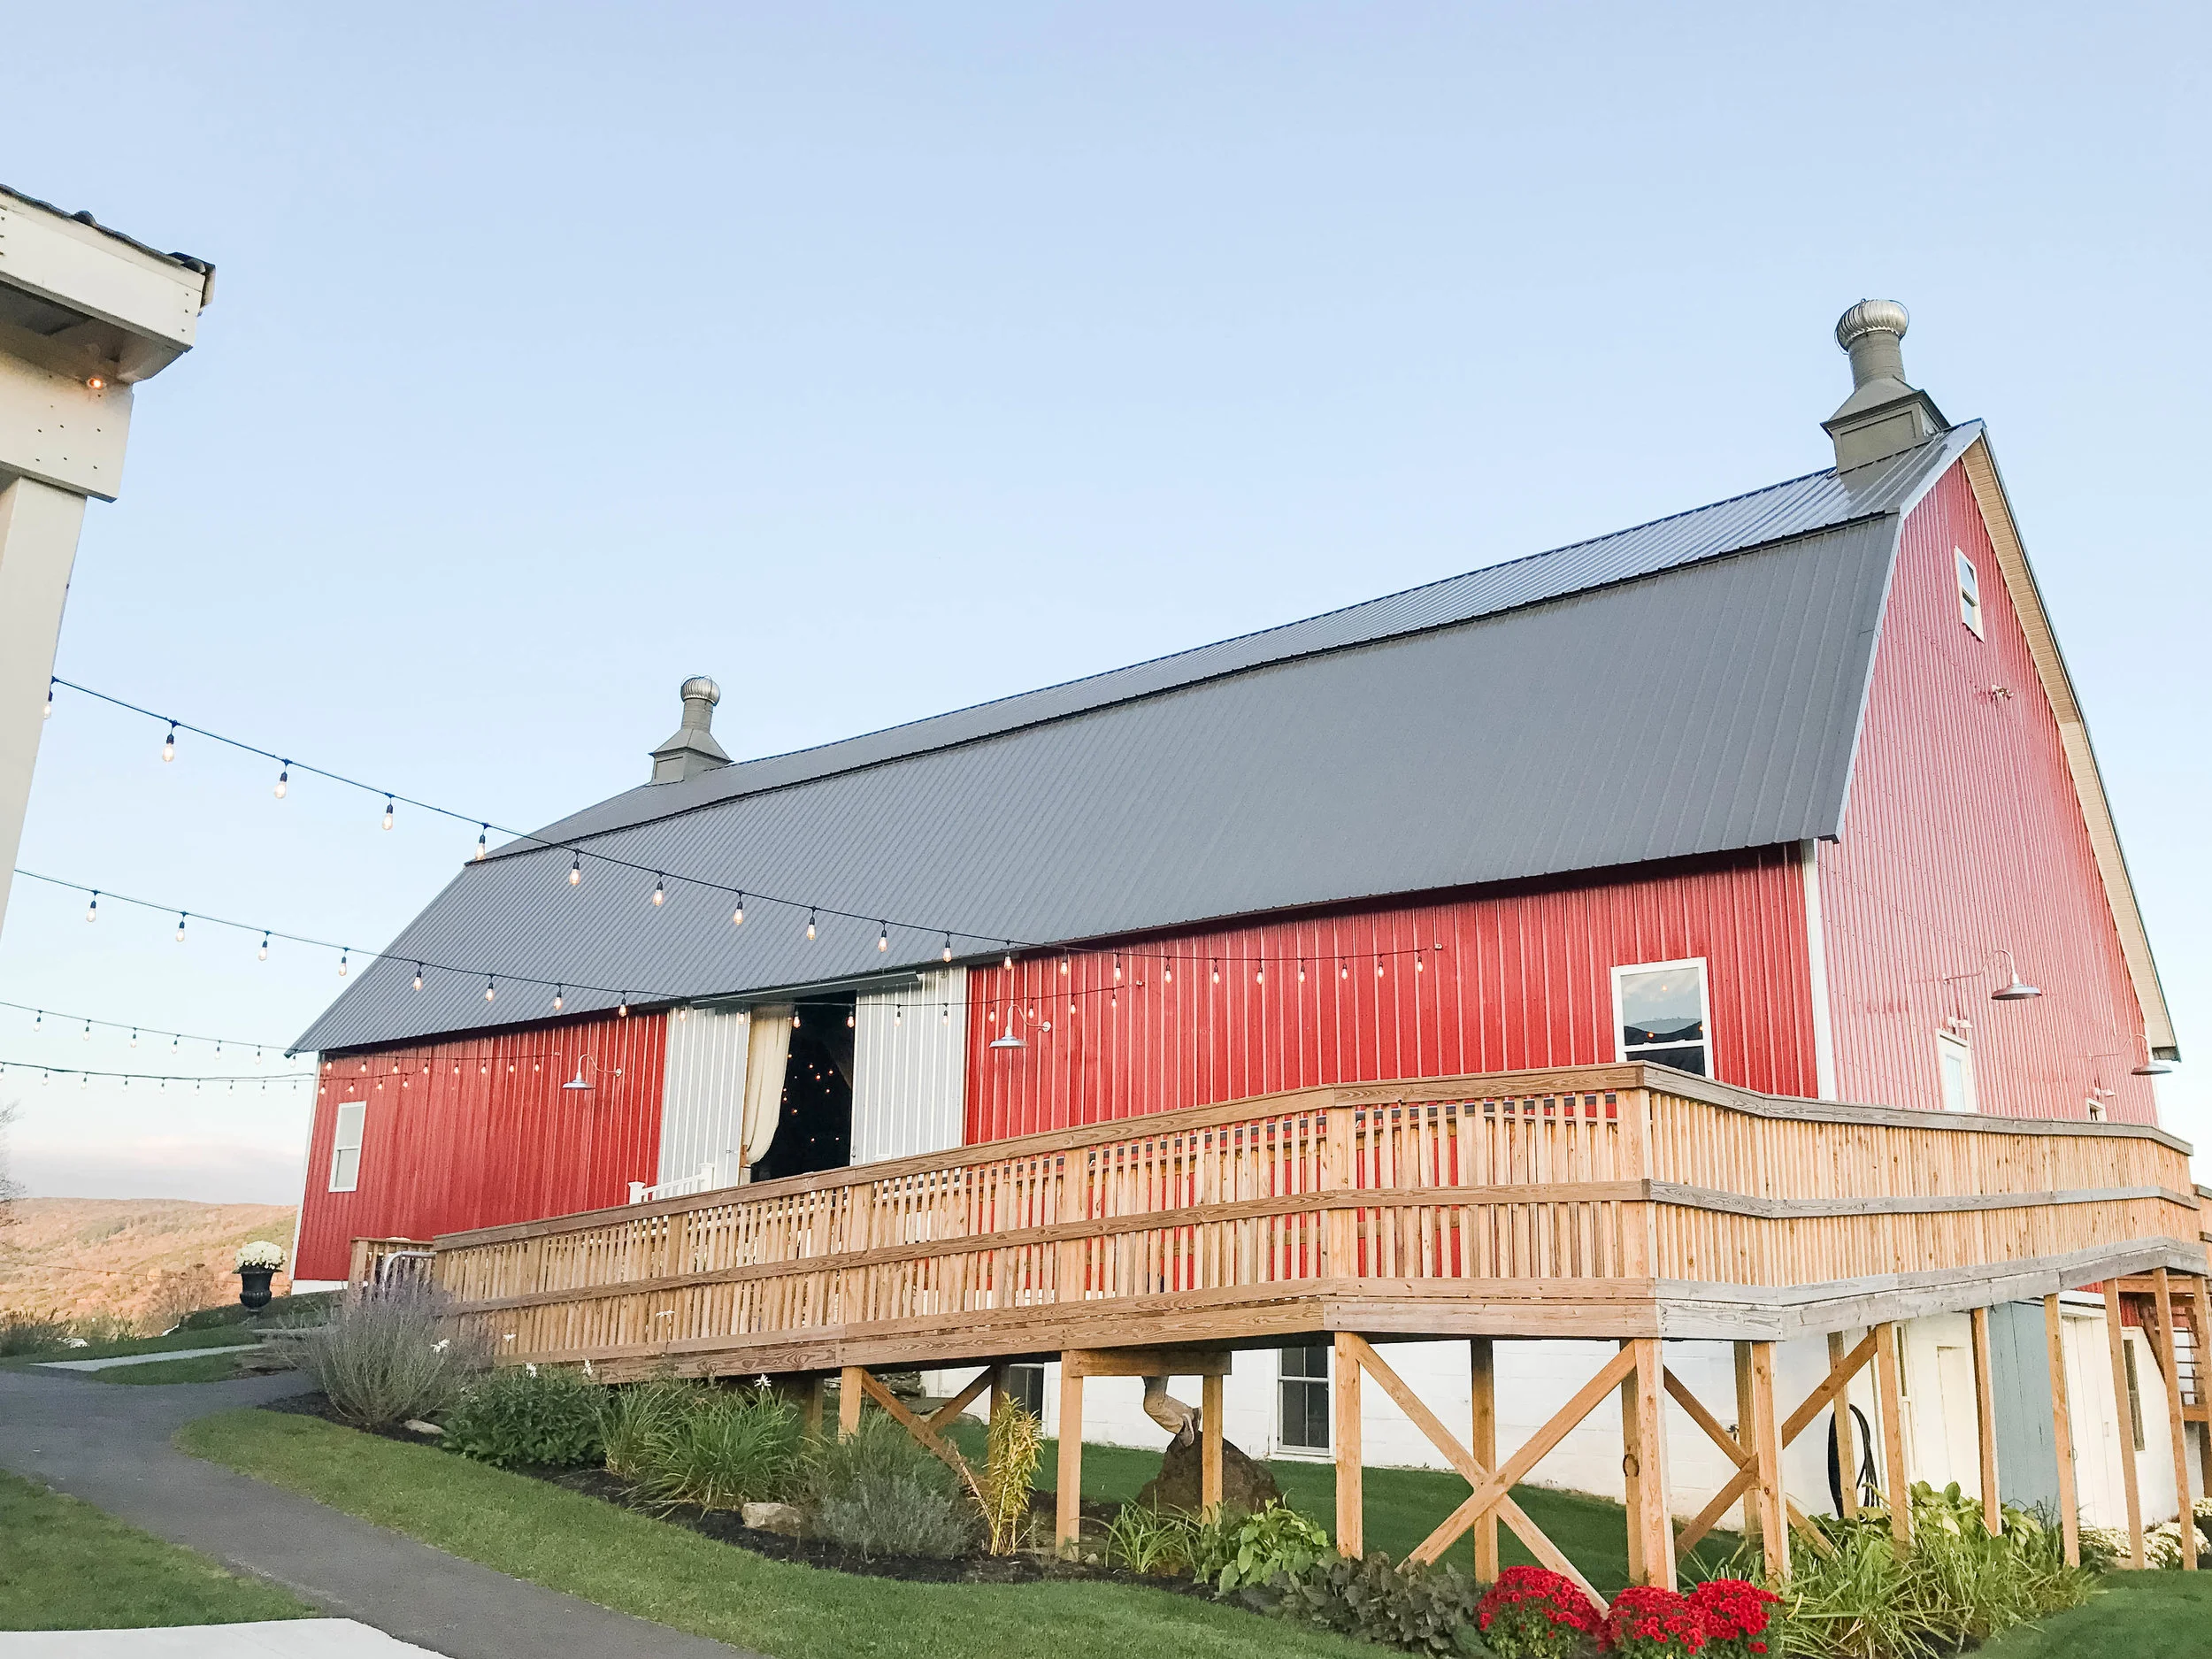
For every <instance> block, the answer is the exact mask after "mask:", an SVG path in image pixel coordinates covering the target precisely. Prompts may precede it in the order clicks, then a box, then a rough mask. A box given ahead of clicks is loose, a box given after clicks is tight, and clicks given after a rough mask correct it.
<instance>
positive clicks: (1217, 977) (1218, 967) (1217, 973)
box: [1214, 962, 1221, 985]
mask: <svg viewBox="0 0 2212 1659" xmlns="http://www.w3.org/2000/svg"><path fill="white" fill-rule="evenodd" d="M1214 983H1215V984H1216V985H1219V984H1220V983H1221V964H1220V963H1218V962H1216V963H1215V964H1214Z"/></svg>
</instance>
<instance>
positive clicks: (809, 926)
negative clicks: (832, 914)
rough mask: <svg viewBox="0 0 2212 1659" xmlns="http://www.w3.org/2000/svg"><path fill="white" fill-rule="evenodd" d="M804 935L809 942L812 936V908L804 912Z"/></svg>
mask: <svg viewBox="0 0 2212 1659" xmlns="http://www.w3.org/2000/svg"><path fill="white" fill-rule="evenodd" d="M806 936H807V939H808V941H810V942H811V941H812V940H813V938H814V912H813V911H812V910H809V911H808V912H807V913H806Z"/></svg>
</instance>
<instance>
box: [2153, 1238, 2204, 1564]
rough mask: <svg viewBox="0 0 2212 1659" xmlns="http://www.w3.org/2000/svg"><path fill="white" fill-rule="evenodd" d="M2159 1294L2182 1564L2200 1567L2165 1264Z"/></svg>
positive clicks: (2156, 1280) (2159, 1271) (2157, 1281)
mask: <svg viewBox="0 0 2212 1659" xmlns="http://www.w3.org/2000/svg"><path fill="white" fill-rule="evenodd" d="M2151 1283H2152V1284H2153V1285H2154V1286H2156V1290H2157V1296H2158V1346H2159V1350H2160V1353H2161V1355H2162V1357H2163V1358H2164V1360H2165V1362H2166V1367H2165V1369H2166V1432H2167V1435H2168V1437H2169V1438H2170V1440H2171V1441H2172V1443H2173V1451H2174V1494H2175V1497H2176V1500H2177V1502H2179V1504H2180V1506H2181V1511H2180V1513H2181V1565H2182V1570H2183V1571H2186V1572H2194V1571H2196V1570H2197V1526H2196V1517H2195V1516H2194V1515H2193V1513H2192V1512H2191V1510H2190V1508H2189V1430H2188V1427H2187V1425H2185V1424H2184V1422H2183V1421H2182V1417H2181V1352H2180V1349H2179V1348H2177V1347H2176V1346H2175V1344H2174V1294H2173V1281H2172V1280H2171V1279H2169V1278H2168V1277H2167V1273H2166V1270H2165V1269H2164V1268H2162V1267H2161V1268H2154V1269H2153V1270H2152V1272H2151Z"/></svg>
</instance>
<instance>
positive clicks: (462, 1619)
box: [0, 1371, 760, 1659]
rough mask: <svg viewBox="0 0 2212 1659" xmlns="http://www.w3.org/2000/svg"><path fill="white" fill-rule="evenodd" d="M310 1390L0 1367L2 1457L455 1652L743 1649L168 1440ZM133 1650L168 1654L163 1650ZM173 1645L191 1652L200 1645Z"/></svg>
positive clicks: (323, 1601)
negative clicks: (491, 1562)
mask: <svg viewBox="0 0 2212 1659" xmlns="http://www.w3.org/2000/svg"><path fill="white" fill-rule="evenodd" d="M305 1386H307V1385H306V1384H305V1383H304V1382H303V1380H302V1379H300V1378H299V1377H298V1376H297V1375H295V1374H286V1375H281V1376H275V1377H250V1378H244V1379H240V1380H238V1381H235V1382H219V1383H173V1384H170V1385H169V1386H165V1387H158V1388H111V1387H108V1386H104V1385H103V1384H101V1383H97V1382H95V1381H94V1380H93V1379H90V1378H88V1377H72V1376H67V1375H54V1374H50V1373H37V1372H30V1371H0V1468H6V1469H11V1470H13V1471H15V1472H16V1473H18V1474H19V1475H24V1476H27V1477H28V1478H30V1479H34V1480H37V1481H40V1482H42V1484H44V1485H46V1486H50V1487H52V1488H54V1489H55V1490H56V1491H58V1492H65V1493H68V1494H71V1495H72V1496H73V1497H78V1498H82V1499H83V1500H84V1501H85V1502H88V1503H90V1504H93V1505H95V1506H96V1507H97V1508H99V1509H104V1510H106V1511H107V1512H108V1513H109V1514H110V1515H112V1516H115V1517H118V1518H119V1519H121V1520H125V1521H127V1522H129V1523H130V1524H131V1525H134V1526H137V1527H141V1528H143V1529H144V1530H145V1531H147V1532H151V1533H153V1534H154V1535H155V1536H156V1537H158V1538H165V1539H168V1540H171V1541H172V1542H173V1543H178V1544H183V1545H186V1546H188V1548H193V1549H196V1550H198V1551H200V1552H201V1553H202V1554H203V1555H211V1556H213V1557H214V1558H215V1559H216V1560H218V1561H219V1562H221V1563H224V1564H225V1565H226V1566H228V1567H231V1568H233V1569H235V1570H236V1571H242V1572H250V1573H254V1574H257V1575H258V1576H259V1577H261V1578H270V1579H273V1580H274V1581H275V1582H277V1583H279V1584H280V1585H282V1586H285V1587H286V1588H287V1589H288V1590H290V1591H291V1592H292V1593H293V1594H295V1595H297V1596H298V1597H300V1598H301V1600H303V1601H307V1602H309V1603H311V1604H312V1605H313V1606H315V1607H317V1608H319V1609H321V1610H323V1611H324V1612H326V1613H329V1614H332V1615H334V1616H336V1617H338V1618H341V1619H357V1620H359V1621H360V1622H361V1623H362V1624H368V1625H372V1626H373V1627H374V1628H376V1629H377V1630H380V1631H382V1632H386V1633H387V1634H388V1635H391V1636H394V1637H396V1638H398V1639H399V1640H401V1641H404V1642H413V1643H415V1644H417V1645H418V1646H419V1647H426V1648H428V1649H429V1650H430V1651H431V1652H433V1653H438V1654H446V1655H451V1659H544V1656H545V1655H549V1654H557V1655H580V1656H583V1659H598V1656H599V1655H607V1659H732V1655H736V1654H740V1653H741V1652H742V1650H741V1649H738V1648H733V1647H725V1646H723V1645H722V1644H721V1643H719V1642H711V1641H707V1640H703V1639H702V1638H700V1637H697V1636H687V1635H685V1634H683V1633H682V1632H679V1631H672V1630H669V1629H667V1628H666V1627H664V1626H663V1625H659V1624H648V1623H647V1622H645V1621H644V1620H642V1619H636V1618H632V1617H629V1616H628V1615H626V1614H623V1613H615V1612H610V1611H609V1610H608V1609H605V1608H603V1607H598V1606H595V1605H594V1604H593V1603H591V1602H589V1601H580V1600H579V1599H577V1598H576V1597H574V1596H572V1595H563V1594H560V1593H559V1592H557V1591H554V1590H547V1589H543V1588H541V1587H540V1586H537V1585H534V1584H525V1583H523V1582H522V1581H521V1580H520V1579H517V1578H508V1577H507V1576H506V1575H505V1574H503V1573H498V1572H494V1571H492V1570H491V1569H490V1568H488V1567H480V1566H478V1565H477V1564H476V1563H473V1562H467V1561H462V1560H460V1559H459V1558H458V1557H457V1556H453V1555H447V1554H445V1553H444V1552H443V1551H442V1550H436V1549H433V1548H430V1547H429V1546H428V1545H426V1544H419V1543H417V1542H415V1540H412V1539H410V1538H404V1537H402V1536H401V1535H400V1534H399V1533H397V1532H387V1531H386V1530H385V1529H383V1528H382V1527H379V1526H372V1525H369V1524H368V1523H367V1522H366V1521H360V1520H356V1519H355V1518H354V1517H352V1516H349V1515H342V1514H340V1513H339V1512H338V1511H337V1510H335V1509H327V1508H326V1507H325V1506H323V1505H322V1504H319V1503H317V1502H314V1501H313V1500H312V1499H309V1498H303V1497H301V1496H299V1495H298V1494H296V1493H291V1492H287V1491H285V1490H284V1489H283V1488H281V1487H279V1486H265V1485H264V1484H263V1483H261V1482H259V1481H257V1480H250V1479H247V1478H246V1477H245V1476H243V1475H239V1474H234V1473H232V1472H231V1471H229V1470H227V1469H222V1468H219V1467H217V1466H216V1465H215V1464H213V1463H202V1462H201V1461H200V1460H199V1459H197V1458H196V1457H188V1456H186V1455H184V1454H183V1453H182V1452H180V1451H178V1450H177V1449H176V1448H174V1447H173V1446H171V1445H170V1443H169V1437H170V1436H171V1435H172V1434H173V1433H175V1432H176V1431H177V1430H178V1429H179V1428H180V1427H181V1426H182V1425H184V1424H186V1423H188V1422H190V1421H191V1420H192V1419H193V1418H195V1417H204V1416H206V1415H207V1414H208V1413H210V1412H213V1411H224V1410H228V1409H231V1408H232V1407H234V1406H245V1405H257V1404H259V1403H261V1402H264V1401H267V1400H274V1399H278V1398H280V1397H281V1396H283V1395H285V1394H296V1393H297V1392H299V1391H300V1390H301V1389H302V1388H303V1387H305ZM218 1628H219V1629H224V1630H232V1631H235V1630H238V1629H240V1628H242V1627H239V1626H219V1627H218ZM252 1628H253V1629H254V1630H255V1631H256V1632H273V1631H275V1630H277V1629H280V1628H281V1627H280V1626H272V1625H260V1626H254V1627H252ZM19 1640H21V1639H20V1638H18V1637H15V1636H0V1654H4V1655H10V1656H11V1659H12V1654H13V1652H14V1651H15V1647H14V1644H15V1643H16V1642H18V1641H19ZM24 1651H26V1652H29V1651H32V1650H30V1649H24ZM54 1651H55V1652H56V1653H58V1654H62V1653H69V1654H77V1653H85V1652H91V1653H99V1654H101V1655H102V1659H105V1654H104V1650H102V1649H99V1648H93V1649H89V1650H86V1649H82V1648H78V1649H69V1648H57V1649H55V1650H54ZM125 1651H126V1650H125V1649H122V1648H117V1649H116V1652H117V1653H118V1654H119V1655H121V1654H123V1653H124V1652H125ZM128 1651H130V1652H133V1653H135V1652H139V1651H144V1652H146V1653H148V1654H150V1655H152V1654H161V1655H165V1656H166V1655H167V1654H168V1653H169V1652H170V1651H171V1650H166V1649H160V1648H147V1649H137V1648H133V1649H130V1650H128ZM177 1651H180V1652H184V1653H190V1654H192V1655H194V1659H198V1655H199V1654H200V1652H201V1650H199V1649H193V1648H187V1649H182V1650H177ZM206 1651H207V1652H208V1653H210V1654H213V1653H219V1652H229V1653H236V1654H239V1655H254V1654H256V1652H257V1650H256V1649H254V1648H252V1647H233V1648H230V1649H208V1650H206ZM302 1651H303V1652H307V1651H311V1650H306V1649H303V1650H302ZM333 1651H334V1652H342V1653H348V1654H350V1651H351V1650H349V1649H336V1650H333ZM365 1651H366V1650H365ZM749 1659H760V1655H749Z"/></svg>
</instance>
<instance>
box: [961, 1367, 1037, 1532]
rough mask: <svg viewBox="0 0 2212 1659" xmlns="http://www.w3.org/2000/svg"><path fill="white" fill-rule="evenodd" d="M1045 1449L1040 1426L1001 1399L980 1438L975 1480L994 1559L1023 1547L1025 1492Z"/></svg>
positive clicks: (1008, 1400) (1008, 1399)
mask: <svg viewBox="0 0 2212 1659" xmlns="http://www.w3.org/2000/svg"><path fill="white" fill-rule="evenodd" d="M1043 1451H1044V1425H1042V1424H1041V1423H1040V1422H1038V1421H1037V1419H1036V1418H1035V1417H1032V1416H1031V1415H1030V1414H1029V1412H1028V1411H1027V1410H1026V1409H1024V1408H1023V1406H1022V1405H1021V1403H1020V1402H1018V1401H1017V1400H1014V1399H1013V1398H1011V1397H1010V1396H1009V1397H1004V1398H1002V1399H1001V1400H1000V1401H999V1402H998V1406H997V1409H995V1411H993V1412H992V1413H991V1426H990V1430H989V1432H988V1433H987V1435H986V1436H985V1438H984V1442H983V1472H982V1474H981V1475H980V1476H979V1477H978V1478H977V1479H975V1481H974V1486H975V1497H976V1502H977V1503H978V1504H979V1506H980V1507H981V1509H982V1510H983V1525H984V1529H985V1531H986V1532H987V1533H988V1534H989V1541H990V1548H991V1553H992V1554H993V1555H1012V1554H1013V1553H1014V1551H1015V1550H1016V1549H1018V1548H1020V1547H1021V1542H1022V1532H1023V1530H1024V1528H1025V1526H1026V1525H1027V1523H1028V1520H1029V1494H1030V1493H1031V1491H1032V1490H1033V1488H1034V1487H1035V1486H1036V1484H1037V1463H1038V1461H1039V1459H1040V1458H1041V1456H1042V1455H1043Z"/></svg>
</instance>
